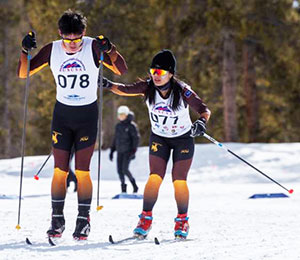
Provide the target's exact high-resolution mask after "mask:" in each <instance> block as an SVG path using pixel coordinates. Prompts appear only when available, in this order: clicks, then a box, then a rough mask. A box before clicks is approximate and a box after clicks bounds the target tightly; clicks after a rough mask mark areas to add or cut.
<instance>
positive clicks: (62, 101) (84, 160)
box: [18, 10, 127, 240]
mask: <svg viewBox="0 0 300 260" xmlns="http://www.w3.org/2000/svg"><path fill="white" fill-rule="evenodd" d="M86 25H87V19H86V18H85V17H84V16H83V15H82V14H81V13H79V12H76V11H72V10H67V11H65V12H64V14H63V15H62V16H61V17H60V19H59V21H58V29H59V35H60V37H61V39H60V40H57V41H53V42H51V43H49V44H47V45H45V46H44V47H43V48H42V49H41V50H40V51H39V53H38V54H37V55H36V56H35V57H33V59H32V60H30V75H33V74H34V73H36V72H38V71H40V70H41V69H42V68H44V67H45V66H47V65H49V66H50V68H51V70H52V73H53V76H54V78H55V82H56V104H55V107H54V112H53V120H52V144H53V155H54V175H53V179H52V186H51V199H52V220H51V226H50V228H49V230H48V231H47V234H48V236H50V237H60V236H61V235H62V233H63V231H64V229H65V218H64V214H63V209H64V203H65V196H66V179H67V175H68V171H69V159H70V152H71V148H72V146H73V145H74V148H75V173H76V177H77V180H78V190H77V193H78V216H77V220H76V227H75V231H74V233H73V237H74V239H76V240H81V239H86V238H87V237H88V235H89V232H90V216H89V211H90V207H91V201H92V181H91V178H90V161H91V156H92V154H93V151H94V145H95V142H96V136H97V119H98V108H97V107H98V106H97V87H98V83H97V82H98V71H99V69H98V68H99V59H100V58H99V57H100V51H102V52H104V62H103V64H104V65H105V66H106V67H107V68H109V69H110V70H112V71H113V72H114V73H116V74H118V75H121V74H123V73H125V72H126V71H127V65H126V63H125V61H124V59H123V58H122V56H121V55H120V54H119V53H118V52H117V50H116V47H115V45H113V44H112V43H111V42H110V41H109V39H108V38H106V37H103V36H98V37H96V38H95V39H93V38H90V37H86V36H85V33H86ZM33 48H36V38H35V34H34V33H33V32H30V33H29V34H27V35H26V36H25V37H24V39H23V41H22V53H21V57H20V61H19V69H18V75H19V77H20V78H26V71H27V54H28V51H31V50H32V49H33Z"/></svg>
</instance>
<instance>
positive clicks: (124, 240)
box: [108, 235, 146, 244]
mask: <svg viewBox="0 0 300 260" xmlns="http://www.w3.org/2000/svg"><path fill="white" fill-rule="evenodd" d="M145 238H146V237H144V236H142V235H140V236H137V235H134V236H130V237H126V238H123V239H121V240H117V241H115V240H113V237H112V235H109V238H108V240H109V242H110V243H111V244H121V243H124V242H127V241H131V240H137V241H139V240H144V239H145Z"/></svg>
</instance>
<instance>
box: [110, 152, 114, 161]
mask: <svg viewBox="0 0 300 260" xmlns="http://www.w3.org/2000/svg"><path fill="white" fill-rule="evenodd" d="M113 159H114V152H113V151H112V150H111V151H110V153H109V160H110V161H113Z"/></svg>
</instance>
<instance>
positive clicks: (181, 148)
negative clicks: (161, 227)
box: [143, 132, 194, 214]
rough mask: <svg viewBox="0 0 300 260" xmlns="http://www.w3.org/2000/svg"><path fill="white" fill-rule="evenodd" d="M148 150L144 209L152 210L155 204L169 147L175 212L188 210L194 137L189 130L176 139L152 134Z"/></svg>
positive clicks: (165, 166)
mask: <svg viewBox="0 0 300 260" xmlns="http://www.w3.org/2000/svg"><path fill="white" fill-rule="evenodd" d="M149 149H150V152H149V153H150V156H149V161H150V176H149V179H148V182H147V184H146V186H145V190H144V202H143V210H144V211H152V209H153V207H154V205H155V203H156V200H157V197H158V192H159V188H160V185H161V183H162V181H163V179H164V177H165V174H166V168H167V163H168V161H169V158H170V154H171V150H172V151H173V155H172V157H173V158H172V159H173V168H172V181H173V185H174V191H175V200H176V203H177V209H178V214H184V213H187V211H188V204H189V190H188V186H187V182H186V180H187V175H188V171H189V169H190V167H191V163H192V160H193V155H194V139H193V138H192V137H190V132H188V133H187V134H184V135H182V136H179V137H175V138H166V137H161V136H158V135H156V134H154V133H151V136H150V146H149Z"/></svg>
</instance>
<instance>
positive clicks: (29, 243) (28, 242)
mask: <svg viewBox="0 0 300 260" xmlns="http://www.w3.org/2000/svg"><path fill="white" fill-rule="evenodd" d="M26 244H27V245H30V246H31V245H32V243H31V241H30V240H29V238H28V237H26Z"/></svg>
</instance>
